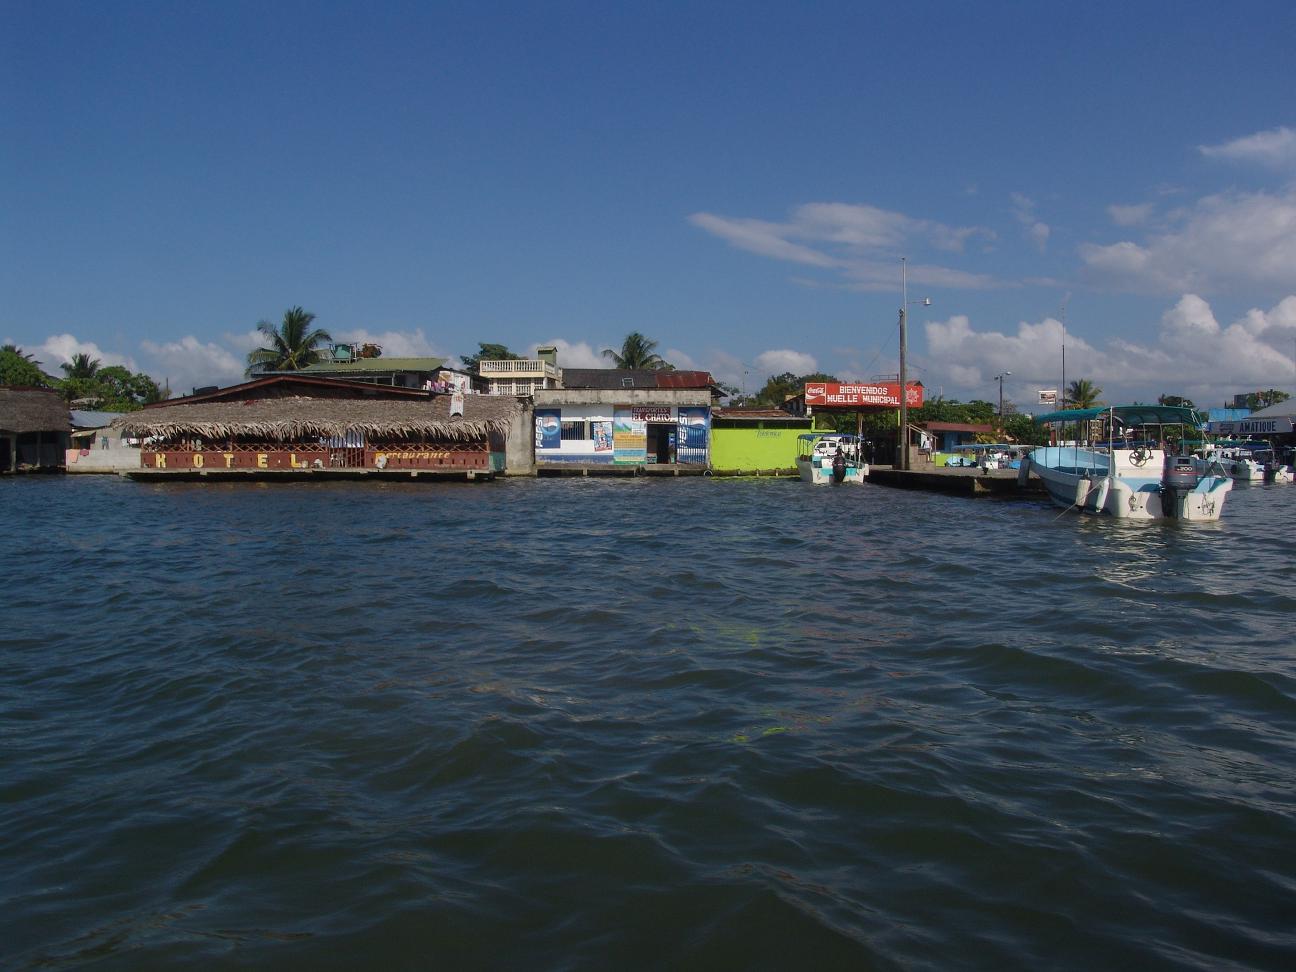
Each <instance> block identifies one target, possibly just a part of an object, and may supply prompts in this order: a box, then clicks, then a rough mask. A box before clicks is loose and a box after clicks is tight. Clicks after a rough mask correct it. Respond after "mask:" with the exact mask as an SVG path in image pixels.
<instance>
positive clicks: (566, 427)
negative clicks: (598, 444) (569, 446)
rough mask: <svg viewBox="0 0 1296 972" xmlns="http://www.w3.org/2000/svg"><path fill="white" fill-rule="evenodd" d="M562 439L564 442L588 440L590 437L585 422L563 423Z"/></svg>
mask: <svg viewBox="0 0 1296 972" xmlns="http://www.w3.org/2000/svg"><path fill="white" fill-rule="evenodd" d="M562 437H563V441H564V442H567V441H571V440H573V439H588V438H589V437H590V436H589V426H588V425H587V424H586V423H585V422H564V423H563V424H562Z"/></svg>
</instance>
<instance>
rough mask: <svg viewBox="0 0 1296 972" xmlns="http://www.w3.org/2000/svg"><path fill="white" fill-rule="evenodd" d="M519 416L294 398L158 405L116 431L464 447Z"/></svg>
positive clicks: (437, 404)
mask: <svg viewBox="0 0 1296 972" xmlns="http://www.w3.org/2000/svg"><path fill="white" fill-rule="evenodd" d="M521 409H522V406H521V404H520V403H519V402H518V400H517V399H515V398H506V397H495V396H490V395H466V396H464V414H463V415H462V416H453V417H452V416H451V415H450V396H449V395H438V396H436V397H433V398H427V397H419V398H409V399H404V400H394V401H381V400H380V401H373V400H368V401H366V400H352V399H342V398H307V397H302V396H295V397H289V398H270V399H253V400H250V401H232V402H231V401H226V402H212V401H208V402H199V403H196V404H192V405H184V404H177V405H163V406H154V407H151V408H146V409H143V410H142V411H139V412H132V413H130V414H129V415H124V416H122V417H121V418H119V419H116V420H115V421H114V422H113V424H112V425H113V428H115V429H121V430H122V432H123V433H124V434H126V435H131V436H139V437H149V436H151V437H154V438H158V439H170V438H176V437H182V436H197V437H199V438H203V439H216V440H219V439H230V438H243V439H247V438H255V439H261V440H264V441H267V442H300V441H303V440H305V439H312V438H316V437H331V436H344V435H346V434H348V433H356V432H358V433H361V434H363V435H364V436H365V437H366V438H368V439H370V440H371V441H372V440H382V439H425V440H429V441H437V440H442V441H452V442H462V441H470V440H473V439H481V438H485V437H486V436H487V434H488V433H491V432H495V433H499V434H501V435H504V434H507V432H508V427H509V424H510V423H511V422H512V421H513V419H514V418H515V417H516V416H517V414H518V413H519V412H520V411H521Z"/></svg>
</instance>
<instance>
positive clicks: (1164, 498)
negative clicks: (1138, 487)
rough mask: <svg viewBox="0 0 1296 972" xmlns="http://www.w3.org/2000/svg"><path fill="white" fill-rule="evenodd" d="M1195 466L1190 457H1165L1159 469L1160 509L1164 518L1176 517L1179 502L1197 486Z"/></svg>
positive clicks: (1197, 477)
mask: <svg viewBox="0 0 1296 972" xmlns="http://www.w3.org/2000/svg"><path fill="white" fill-rule="evenodd" d="M1199 478H1200V477H1199V476H1198V475H1197V464H1196V462H1195V461H1194V460H1193V457H1192V456H1166V458H1165V465H1164V466H1163V467H1162V468H1161V509H1162V511H1163V512H1164V514H1165V515H1166V516H1178V515H1179V509H1180V506H1181V503H1180V500H1182V499H1183V498H1184V497H1185V496H1187V495H1188V494H1189V493H1191V492H1192V491H1193V488H1194V487H1195V486H1196V485H1197V480H1198V479H1199Z"/></svg>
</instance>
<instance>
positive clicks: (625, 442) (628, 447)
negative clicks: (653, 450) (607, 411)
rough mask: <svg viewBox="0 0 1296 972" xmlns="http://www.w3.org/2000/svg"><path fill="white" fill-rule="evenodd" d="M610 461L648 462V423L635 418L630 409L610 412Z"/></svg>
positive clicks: (618, 409)
mask: <svg viewBox="0 0 1296 972" xmlns="http://www.w3.org/2000/svg"><path fill="white" fill-rule="evenodd" d="M612 461H613V462H614V463H615V462H627V463H645V462H647V461H648V423H647V422H645V421H644V420H643V419H642V418H636V417H635V415H634V411H633V410H632V409H629V408H617V409H613V411H612Z"/></svg>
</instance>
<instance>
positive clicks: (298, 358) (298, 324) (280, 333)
mask: <svg viewBox="0 0 1296 972" xmlns="http://www.w3.org/2000/svg"><path fill="white" fill-rule="evenodd" d="M314 322H315V315H314V314H312V313H311V312H310V311H306V310H302V309H301V308H300V307H290V308H289V309H288V310H286V311H284V316H283V320H282V321H281V322H280V323H279V326H278V327H275V325H273V324H271V323H270V322H269V321H260V322H258V323H257V330H258V331H260V332H261V335H262V337H264V338H265V341H266V344H265V346H264V347H260V348H257V349H256V350H255V351H252V352H249V354H248V358H247V360H248V367H247V372H246V373H247V374H248V375H251V374H253V373H256V372H264V371H297V370H298V369H299V368H305V367H308V366H310V365H313V364H315V363H316V362H317V361H319V351H318V350H317V349H318V347H319V345H321V344H324V343H326V342H328V341H332V340H333V338H332V337H330V336H329V333H328V331H325V330H321V329H319V328H316V329H314V330H311V325H312V324H313V323H314Z"/></svg>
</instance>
